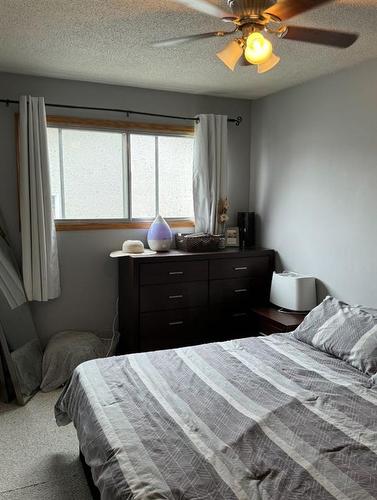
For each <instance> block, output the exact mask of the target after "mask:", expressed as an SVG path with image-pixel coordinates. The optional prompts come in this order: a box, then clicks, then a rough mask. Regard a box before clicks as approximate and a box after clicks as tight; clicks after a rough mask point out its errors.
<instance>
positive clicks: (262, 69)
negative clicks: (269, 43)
mask: <svg viewBox="0 0 377 500" xmlns="http://www.w3.org/2000/svg"><path fill="white" fill-rule="evenodd" d="M279 62H280V57H279V56H277V55H276V54H274V53H273V54H272V55H271V57H270V59H268V61H266V62H265V63H263V64H258V73H259V74H261V73H267V71H270V70H271V69H273V68H274V67H275V66H276V65H277V64H279Z"/></svg>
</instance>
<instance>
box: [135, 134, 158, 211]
mask: <svg viewBox="0 0 377 500" xmlns="http://www.w3.org/2000/svg"><path fill="white" fill-rule="evenodd" d="M130 147H131V151H130V157H131V184H132V186H131V200H132V217H134V218H143V217H154V216H155V215H156V179H155V171H156V170H155V169H156V167H155V137H154V136H152V135H138V134H131V135H130Z"/></svg>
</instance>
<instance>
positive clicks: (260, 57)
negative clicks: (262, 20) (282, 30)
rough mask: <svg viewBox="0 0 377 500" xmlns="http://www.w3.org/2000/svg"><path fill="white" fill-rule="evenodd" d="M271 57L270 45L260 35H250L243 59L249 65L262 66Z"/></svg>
mask: <svg viewBox="0 0 377 500" xmlns="http://www.w3.org/2000/svg"><path fill="white" fill-rule="evenodd" d="M271 55H272V45H271V42H270V41H269V40H267V39H266V38H264V36H263V35H262V34H261V33H251V35H249V36H248V38H247V41H246V48H245V58H246V60H247V61H248V62H249V63H250V64H263V63H265V62H266V61H268V60H269V59H270V57H271Z"/></svg>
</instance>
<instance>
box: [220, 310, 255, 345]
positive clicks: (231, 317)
mask: <svg viewBox="0 0 377 500" xmlns="http://www.w3.org/2000/svg"><path fill="white" fill-rule="evenodd" d="M211 316H212V318H214V319H213V321H214V323H212V330H213V331H217V333H216V338H215V339H214V340H231V339H236V338H240V337H252V336H254V335H255V323H254V318H253V314H252V312H251V311H250V308H249V307H248V306H244V307H239V308H236V309H233V310H232V309H224V308H221V307H219V306H216V307H212V308H211Z"/></svg>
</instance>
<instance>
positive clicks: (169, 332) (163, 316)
mask: <svg viewBox="0 0 377 500" xmlns="http://www.w3.org/2000/svg"><path fill="white" fill-rule="evenodd" d="M205 327H206V309H201V308H195V309H175V310H171V311H169V310H168V311H159V312H150V313H143V314H141V317H140V350H141V351H153V350H158V349H174V348H176V347H182V346H185V345H193V344H196V343H198V342H200V332H201V331H202V330H205Z"/></svg>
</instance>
